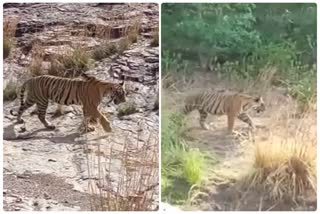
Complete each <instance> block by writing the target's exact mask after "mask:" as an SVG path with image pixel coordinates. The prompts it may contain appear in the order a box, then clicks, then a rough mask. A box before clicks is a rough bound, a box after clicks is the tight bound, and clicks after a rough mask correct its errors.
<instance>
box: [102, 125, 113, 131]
mask: <svg viewBox="0 0 320 214" xmlns="http://www.w3.org/2000/svg"><path fill="white" fill-rule="evenodd" d="M103 130H104V131H105V132H112V128H111V126H110V125H109V126H106V127H103Z"/></svg>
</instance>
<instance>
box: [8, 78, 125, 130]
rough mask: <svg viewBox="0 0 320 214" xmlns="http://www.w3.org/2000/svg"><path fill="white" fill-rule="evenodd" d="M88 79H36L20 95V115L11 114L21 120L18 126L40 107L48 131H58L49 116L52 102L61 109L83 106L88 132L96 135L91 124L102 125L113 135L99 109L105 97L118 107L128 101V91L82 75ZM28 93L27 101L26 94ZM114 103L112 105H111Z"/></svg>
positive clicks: (43, 122) (122, 86) (25, 84)
mask: <svg viewBox="0 0 320 214" xmlns="http://www.w3.org/2000/svg"><path fill="white" fill-rule="evenodd" d="M82 76H83V77H84V79H69V78H64V77H56V76H51V75H42V76H38V77H33V78H31V79H29V80H27V81H26V82H24V83H23V85H22V87H21V91H20V107H19V110H18V113H17V114H14V113H13V110H11V111H10V114H11V115H13V116H17V122H18V123H24V120H23V119H22V118H21V117H22V114H23V112H25V111H26V110H27V109H28V108H30V107H31V106H33V105H34V104H36V106H37V112H38V118H39V120H40V121H41V123H42V124H43V125H44V126H45V127H46V128H48V129H55V126H54V125H52V124H50V123H49V122H48V121H47V120H46V118H45V116H46V111H47V108H48V104H49V100H51V101H53V102H56V103H58V104H61V105H71V104H75V105H82V106H83V115H84V120H83V125H84V127H85V131H86V132H89V131H94V128H93V127H89V126H88V123H89V121H99V122H100V124H101V125H102V127H103V129H104V131H106V132H111V131H112V128H111V126H110V123H109V121H108V120H107V118H106V117H105V116H104V115H103V114H102V113H101V112H100V111H99V110H98V105H99V104H100V103H101V101H102V99H103V97H106V96H108V97H109V98H110V99H111V101H113V102H114V104H116V105H118V104H120V103H122V102H125V101H126V98H125V96H126V91H125V89H124V82H122V83H120V84H116V83H110V82H106V81H103V80H98V79H96V78H95V77H92V76H87V75H86V74H84V73H83V74H82ZM25 91H27V92H28V93H27V96H26V100H24V92H25ZM111 101H110V102H111Z"/></svg>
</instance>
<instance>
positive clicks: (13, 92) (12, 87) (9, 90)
mask: <svg viewBox="0 0 320 214" xmlns="http://www.w3.org/2000/svg"><path fill="white" fill-rule="evenodd" d="M16 98H17V85H16V83H14V82H13V81H9V82H8V83H7V85H6V87H5V88H4V89H3V101H12V100H14V99H16Z"/></svg>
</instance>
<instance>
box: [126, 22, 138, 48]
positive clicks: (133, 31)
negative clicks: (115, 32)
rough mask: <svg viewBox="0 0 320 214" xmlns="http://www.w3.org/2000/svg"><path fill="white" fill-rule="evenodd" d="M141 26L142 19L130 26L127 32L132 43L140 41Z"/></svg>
mask: <svg viewBox="0 0 320 214" xmlns="http://www.w3.org/2000/svg"><path fill="white" fill-rule="evenodd" d="M140 28H141V22H140V21H135V22H134V24H133V26H132V27H130V28H129V30H128V32H127V36H128V39H129V41H130V43H136V42H137V41H138V38H139V32H140Z"/></svg>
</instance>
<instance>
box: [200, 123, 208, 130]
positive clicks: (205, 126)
mask: <svg viewBox="0 0 320 214" xmlns="http://www.w3.org/2000/svg"><path fill="white" fill-rule="evenodd" d="M201 128H203V129H204V130H210V126H209V125H208V124H207V123H203V124H201Z"/></svg>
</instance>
